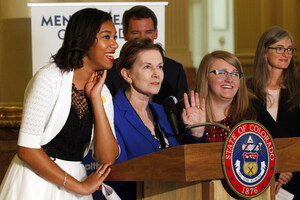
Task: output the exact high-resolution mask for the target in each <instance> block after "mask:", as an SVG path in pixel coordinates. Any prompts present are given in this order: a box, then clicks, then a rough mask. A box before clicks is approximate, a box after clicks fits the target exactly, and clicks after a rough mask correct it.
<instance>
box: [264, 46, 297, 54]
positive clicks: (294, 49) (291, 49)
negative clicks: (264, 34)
mask: <svg viewBox="0 0 300 200" xmlns="http://www.w3.org/2000/svg"><path fill="white" fill-rule="evenodd" d="M268 49H275V50H276V53H278V54H284V52H285V51H286V52H287V53H288V54H290V55H293V53H294V52H295V51H296V48H283V47H268Z"/></svg>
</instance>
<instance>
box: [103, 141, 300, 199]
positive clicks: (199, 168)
mask: <svg viewBox="0 0 300 200" xmlns="http://www.w3.org/2000/svg"><path fill="white" fill-rule="evenodd" d="M274 142H275V146H276V152H277V167H276V173H279V172H294V171H300V148H299V146H300V137H297V138H283V139H274ZM223 145H224V143H223V142H219V143H201V144H189V145H179V146H176V147H172V148H169V149H165V150H162V151H159V152H155V153H151V154H148V155H145V156H141V157H138V158H135V159H131V160H128V161H125V162H121V163H118V164H115V165H113V166H112V167H111V168H112V171H111V173H110V175H109V176H108V178H107V180H109V181H136V182H137V199H139V200H140V199H144V200H168V199H172V200H182V199H186V200H194V199H195V200H196V199H197V200H198V199H199V200H201V199H203V200H216V199H235V198H234V197H232V196H230V195H229V194H228V193H227V191H226V190H225V189H224V186H225V188H226V185H227V183H226V180H225V179H224V174H223V169H222V151H223ZM224 183H225V184H224ZM254 199H263V200H265V199H270V200H275V195H274V181H272V183H271V187H270V188H269V189H268V190H266V192H265V193H264V194H262V195H260V196H258V197H256V198H254Z"/></svg>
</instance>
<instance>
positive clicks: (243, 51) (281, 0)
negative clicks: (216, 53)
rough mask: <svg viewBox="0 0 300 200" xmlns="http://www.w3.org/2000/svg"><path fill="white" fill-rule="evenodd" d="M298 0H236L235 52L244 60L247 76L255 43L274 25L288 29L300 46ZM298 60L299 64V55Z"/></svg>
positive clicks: (251, 66)
mask: <svg viewBox="0 0 300 200" xmlns="http://www.w3.org/2000/svg"><path fill="white" fill-rule="evenodd" d="M299 11H300V1H299V0H235V1H234V12H235V13H234V20H235V21H234V23H235V53H236V55H237V56H238V58H239V59H240V61H241V62H242V65H243V67H244V69H245V74H246V76H248V77H250V76H252V73H253V62H254V55H255V50H256V45H257V43H258V40H259V38H260V36H261V34H262V33H263V32H264V31H265V30H267V29H268V28H270V27H271V26H274V25H278V26H281V27H282V28H285V29H287V30H288V31H289V32H290V33H291V34H292V35H293V37H294V39H295V40H294V46H295V47H296V48H297V49H299V48H300V46H299V44H300V43H299V39H300V34H299V27H300V12H299ZM297 54H298V53H296V55H295V60H296V63H297V65H298V68H299V56H298V55H297Z"/></svg>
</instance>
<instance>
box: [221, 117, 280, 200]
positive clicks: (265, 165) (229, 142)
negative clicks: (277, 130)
mask: <svg viewBox="0 0 300 200" xmlns="http://www.w3.org/2000/svg"><path fill="white" fill-rule="evenodd" d="M222 165H223V172H224V176H225V178H226V180H227V183H228V185H229V186H230V188H231V189H232V190H233V191H234V193H236V194H237V195H238V196H240V197H242V198H247V199H251V198H254V197H257V196H259V195H260V194H262V193H263V192H265V191H266V190H267V189H268V187H269V185H270V182H271V180H272V178H273V176H274V175H275V169H276V151H275V145H274V142H273V139H272V136H271V135H270V133H269V132H268V130H267V129H266V128H265V127H264V126H263V125H262V124H260V123H258V122H256V121H252V120H247V121H242V122H240V123H238V124H237V125H236V126H234V127H233V129H232V130H231V131H230V133H229V135H228V136H227V138H226V141H225V143H224V149H223V155H222Z"/></svg>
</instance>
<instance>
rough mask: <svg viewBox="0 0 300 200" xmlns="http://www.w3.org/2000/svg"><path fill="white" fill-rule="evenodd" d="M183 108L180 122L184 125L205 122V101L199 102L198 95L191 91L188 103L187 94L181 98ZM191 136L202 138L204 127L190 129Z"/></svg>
mask: <svg viewBox="0 0 300 200" xmlns="http://www.w3.org/2000/svg"><path fill="white" fill-rule="evenodd" d="M183 100H184V106H185V108H184V109H183V112H182V115H181V116H182V120H183V123H184V124H190V125H192V124H198V123H204V122H206V111H205V99H202V100H201V103H200V100H199V94H198V93H197V92H196V93H195V92H194V91H193V90H192V91H191V92H190V101H191V103H189V99H188V96H187V94H184V96H183ZM191 133H192V135H193V136H196V137H202V136H203V133H204V127H198V128H193V129H191Z"/></svg>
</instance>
